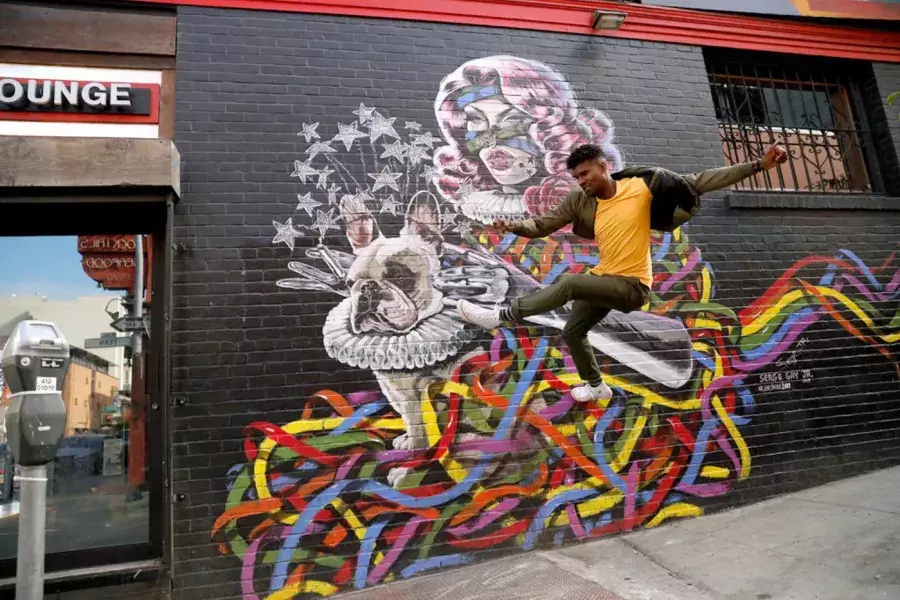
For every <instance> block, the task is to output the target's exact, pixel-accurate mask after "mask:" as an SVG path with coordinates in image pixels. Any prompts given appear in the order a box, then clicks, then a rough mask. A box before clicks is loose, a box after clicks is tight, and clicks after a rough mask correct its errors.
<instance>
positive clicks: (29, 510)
mask: <svg viewBox="0 0 900 600" xmlns="http://www.w3.org/2000/svg"><path fill="white" fill-rule="evenodd" d="M19 469H20V471H21V473H22V474H21V476H19V477H17V478H16V479H17V480H18V481H19V482H20V483H19V490H20V491H19V494H20V506H21V514H20V515H19V554H18V563H17V567H16V600H41V599H42V598H43V597H44V537H45V531H46V526H47V523H46V521H47V465H38V466H34V467H24V466H20V467H19Z"/></svg>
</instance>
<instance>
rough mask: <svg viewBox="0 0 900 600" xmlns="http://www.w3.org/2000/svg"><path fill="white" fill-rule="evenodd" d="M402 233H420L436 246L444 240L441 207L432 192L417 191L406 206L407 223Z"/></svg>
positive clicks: (419, 234)
mask: <svg viewBox="0 0 900 600" xmlns="http://www.w3.org/2000/svg"><path fill="white" fill-rule="evenodd" d="M400 234H401V235H418V236H421V237H422V239H424V240H425V241H427V242H429V243H431V244H433V245H434V246H435V247H436V248H437V247H438V246H440V245H441V242H443V241H444V236H443V235H441V209H440V207H439V206H438V201H437V198H435V197H434V195H433V194H432V193H431V192H426V191H421V192H417V193H416V195H415V196H413V197H412V200H410V201H409V206H408V207H407V208H406V224H405V225H404V226H403V229H402V230H401V231H400Z"/></svg>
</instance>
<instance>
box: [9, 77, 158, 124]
mask: <svg viewBox="0 0 900 600" xmlns="http://www.w3.org/2000/svg"><path fill="white" fill-rule="evenodd" d="M13 79H16V80H18V81H20V82H22V83H27V82H28V78H22V77H13ZM31 79H38V80H39V81H49V80H47V79H45V78H41V77H37V78H34V77H32V78H31ZM53 81H57V80H53ZM58 81H66V82H73V81H77V82H78V83H79V84H83V83H91V82H90V81H87V80H85V81H81V80H78V79H65V80H62V79H61V80H58ZM97 83H102V84H103V85H106V86H109V84H110V83H129V82H127V81H116V82H109V81H98V82H97ZM131 87H132V88H133V89H145V90H150V114H149V115H123V114H104V113H67V112H49V111H48V112H41V111H27V110H0V121H40V122H44V123H120V124H122V123H124V124H130V125H156V124H158V123H159V85H158V84H155V83H132V84H131Z"/></svg>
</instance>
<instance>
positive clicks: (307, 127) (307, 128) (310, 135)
mask: <svg viewBox="0 0 900 600" xmlns="http://www.w3.org/2000/svg"><path fill="white" fill-rule="evenodd" d="M302 127H303V131H301V132H300V133H298V134H297V135H302V136H303V137H304V138H306V143H307V144H308V143H309V142H311V141H313V140H318V139H321V137H322V136H320V135H319V134H318V133H317V132H316V128H318V127H319V124H318V123H304V124H303V126H302Z"/></svg>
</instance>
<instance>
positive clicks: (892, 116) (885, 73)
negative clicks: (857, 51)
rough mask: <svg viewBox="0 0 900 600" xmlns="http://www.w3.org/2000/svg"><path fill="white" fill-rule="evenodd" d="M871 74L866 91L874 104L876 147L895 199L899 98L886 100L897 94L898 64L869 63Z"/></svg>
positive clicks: (899, 167) (899, 184) (899, 191)
mask: <svg viewBox="0 0 900 600" xmlns="http://www.w3.org/2000/svg"><path fill="white" fill-rule="evenodd" d="M872 71H873V75H874V77H873V79H872V80H871V82H870V84H869V86H868V90H869V92H870V95H871V97H872V98H871V102H872V104H873V105H874V111H873V113H874V114H873V117H874V118H875V132H876V144H878V152H879V154H880V156H881V159H882V160H881V162H882V165H883V166H882V169H883V172H884V179H885V183H886V185H887V187H888V191H889V192H891V193H892V194H894V195H895V196H896V195H900V161H898V157H900V99H898V100H896V101H894V104H893V105H890V104H888V102H887V98H888V96H889V95H891V94H893V93H894V92H900V65H894V64H887V63H873V64H872ZM885 124H886V125H887V127H885V126H884V125H885Z"/></svg>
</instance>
